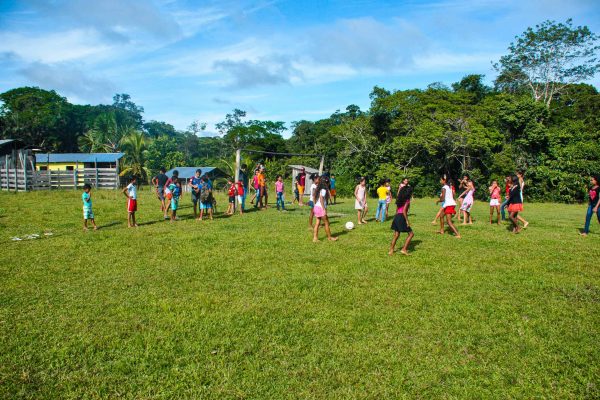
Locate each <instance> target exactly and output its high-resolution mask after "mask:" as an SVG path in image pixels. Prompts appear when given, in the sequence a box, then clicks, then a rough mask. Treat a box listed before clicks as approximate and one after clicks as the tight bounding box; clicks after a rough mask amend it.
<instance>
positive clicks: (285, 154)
mask: <svg viewBox="0 0 600 400" xmlns="http://www.w3.org/2000/svg"><path fill="white" fill-rule="evenodd" d="M240 150H241V151H245V152H247V153H258V154H271V155H274V156H303V157H323V156H324V154H301V153H278V152H275V151H262V150H250V149H240Z"/></svg>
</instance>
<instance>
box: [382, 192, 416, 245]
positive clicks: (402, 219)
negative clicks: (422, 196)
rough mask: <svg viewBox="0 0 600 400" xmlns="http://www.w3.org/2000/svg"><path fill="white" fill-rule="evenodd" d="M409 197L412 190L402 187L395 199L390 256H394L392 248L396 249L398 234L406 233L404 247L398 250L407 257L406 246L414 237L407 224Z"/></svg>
mask: <svg viewBox="0 0 600 400" xmlns="http://www.w3.org/2000/svg"><path fill="white" fill-rule="evenodd" d="M411 196H412V188H411V187H410V186H404V187H402V189H400V192H399V193H398V198H397V199H396V206H397V207H398V209H397V211H396V216H395V217H394V221H393V222H392V230H393V231H394V236H393V237H392V244H391V245H390V251H389V252H388V254H389V255H390V256H391V255H393V254H394V248H395V247H396V242H397V241H398V238H399V237H400V233H402V232H406V233H408V236H407V238H406V240H405V241H404V246H402V249H401V250H400V253H402V254H404V255H405V256H407V255H408V246H409V245H410V241H411V240H412V238H413V236H415V234H414V233H413V231H412V228H411V227H410V223H409V222H408V204H409V203H410V197H411Z"/></svg>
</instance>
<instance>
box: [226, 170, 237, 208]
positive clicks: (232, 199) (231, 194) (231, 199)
mask: <svg viewBox="0 0 600 400" xmlns="http://www.w3.org/2000/svg"><path fill="white" fill-rule="evenodd" d="M227 185H228V186H229V189H228V190H227V196H228V197H229V204H228V205H227V212H226V213H225V214H227V215H233V213H234V212H235V190H236V189H235V185H234V184H233V180H231V179H227Z"/></svg>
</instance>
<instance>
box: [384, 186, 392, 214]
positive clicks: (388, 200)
mask: <svg viewBox="0 0 600 400" xmlns="http://www.w3.org/2000/svg"><path fill="white" fill-rule="evenodd" d="M385 187H386V188H387V190H388V192H387V196H386V197H385V215H390V204H391V202H392V181H390V180H389V179H386V180H385Z"/></svg>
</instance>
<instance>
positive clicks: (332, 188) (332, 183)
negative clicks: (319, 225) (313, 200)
mask: <svg viewBox="0 0 600 400" xmlns="http://www.w3.org/2000/svg"><path fill="white" fill-rule="evenodd" d="M329 186H330V188H329V194H330V195H331V197H330V198H329V204H335V203H336V197H337V190H336V188H335V175H331V178H330V179H329ZM332 199H333V203H332V201H331V200H332Z"/></svg>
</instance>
